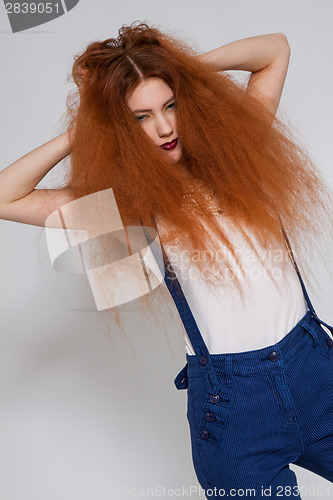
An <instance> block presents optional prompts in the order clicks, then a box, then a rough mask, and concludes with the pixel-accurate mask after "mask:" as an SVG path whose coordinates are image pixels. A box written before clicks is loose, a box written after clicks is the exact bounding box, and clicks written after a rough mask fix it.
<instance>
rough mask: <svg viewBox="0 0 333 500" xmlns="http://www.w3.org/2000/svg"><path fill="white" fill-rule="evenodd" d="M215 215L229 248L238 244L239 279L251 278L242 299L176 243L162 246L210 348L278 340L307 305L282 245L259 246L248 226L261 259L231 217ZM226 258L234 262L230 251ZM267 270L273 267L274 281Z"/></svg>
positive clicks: (236, 348) (218, 350) (252, 346)
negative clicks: (214, 283)
mask: <svg viewBox="0 0 333 500" xmlns="http://www.w3.org/2000/svg"><path fill="white" fill-rule="evenodd" d="M219 220H220V221H221V223H223V225H224V226H223V227H224V228H225V229H227V230H228V237H229V239H230V240H231V241H232V243H233V245H234V248H236V249H238V250H237V255H238V257H239V258H240V259H241V262H242V267H243V270H244V271H245V272H244V277H243V276H242V275H241V273H238V276H239V277H240V279H241V282H242V284H243V283H244V280H246V281H247V282H249V284H250V287H248V286H246V288H245V290H244V293H243V297H244V299H243V300H241V297H240V295H239V294H237V293H236V292H232V291H231V288H230V287H229V288H228V289H227V287H226V286H225V285H223V286H220V285H218V286H217V287H216V288H215V287H213V286H212V285H211V284H210V283H209V282H208V281H207V279H204V277H203V276H202V273H200V271H199V270H198V268H196V267H195V266H194V265H193V262H192V263H191V260H190V257H189V254H188V253H187V252H186V251H185V250H183V249H181V248H180V247H179V246H175V245H172V246H171V245H164V249H165V251H166V254H167V256H168V259H169V261H170V263H171V265H172V267H173V269H174V271H175V273H176V276H177V279H178V281H179V283H180V286H181V287H182V290H183V293H184V295H185V298H186V300H187V302H188V305H189V307H190V309H191V311H192V314H193V316H194V319H195V320H196V323H197V325H198V328H199V330H200V332H201V335H202V337H203V340H204V342H205V344H206V346H207V348H208V351H209V352H210V354H222V353H232V352H243V351H251V350H257V349H261V348H263V347H268V346H270V345H272V344H275V343H277V342H279V341H280V340H281V339H282V338H283V337H284V336H285V335H286V334H287V333H288V332H289V331H290V330H291V329H292V328H293V327H294V326H295V325H296V324H297V323H298V321H299V320H300V319H301V318H302V317H303V316H304V315H305V313H306V311H307V303H306V300H305V297H304V294H303V290H302V287H301V284H300V281H299V278H298V275H297V273H296V270H295V268H294V266H293V264H292V262H291V260H290V258H289V256H288V253H287V251H286V248H284V247H283V248H281V247H273V246H271V247H270V248H268V249H266V248H263V247H261V246H260V245H259V243H258V241H257V240H256V239H255V238H254V236H253V235H251V234H250V232H249V231H247V234H248V236H249V237H250V238H251V240H252V241H254V242H255V243H256V249H257V251H258V253H259V254H260V255H261V256H263V257H264V262H263V263H262V262H261V260H260V259H259V258H258V256H257V255H256V254H255V252H254V251H253V250H252V249H251V247H250V245H249V244H248V242H247V241H246V240H245V238H244V237H243V235H242V234H241V232H240V231H237V229H236V228H235V226H234V225H233V224H232V222H231V220H229V219H228V217H226V216H225V214H223V216H222V217H221V216H220V219H219ZM156 222H157V227H158V230H159V232H160V230H162V231H163V223H161V219H157V220H156ZM226 224H227V226H226ZM228 255H229V254H228ZM230 259H231V260H232V262H233V264H235V265H236V262H235V260H234V259H233V258H232V255H231V254H230ZM282 264H285V265H284V268H283V266H282ZM236 268H237V267H236ZM238 269H239V268H238ZM268 270H270V271H271V272H272V273H273V276H274V277H275V280H274V281H273V280H272V279H271V278H270V275H269V274H268ZM184 340H185V350H186V352H187V353H188V354H192V355H194V354H195V352H194V350H193V347H192V345H191V342H190V339H189V338H188V335H187V333H186V331H184Z"/></svg>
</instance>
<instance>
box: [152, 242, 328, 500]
mask: <svg viewBox="0 0 333 500" xmlns="http://www.w3.org/2000/svg"><path fill="white" fill-rule="evenodd" d="M162 250H163V249H162ZM163 257H164V265H165V283H166V285H167V287H168V289H169V291H170V293H171V295H172V298H173V300H174V302H175V305H176V307H177V309H178V312H179V314H180V317H181V319H182V321H183V324H184V326H185V329H186V331H187V334H188V336H189V339H190V341H191V344H192V346H193V348H194V352H195V353H196V354H195V355H189V354H186V365H185V366H184V368H183V369H182V370H181V371H180V373H179V374H178V375H177V377H176V378H175V385H176V387H177V389H187V419H188V422H189V427H190V435H191V448H192V457H193V464H194V469H195V472H196V475H197V477H198V481H199V483H200V485H201V487H202V488H203V489H204V490H205V491H206V492H207V491H208V490H209V495H207V493H206V497H207V498H221V496H229V497H230V496H232V497H233V498H244V496H245V494H244V492H240V493H238V494H237V490H239V489H241V490H251V491H252V493H248V494H247V496H252V497H253V496H255V497H256V498H267V496H269V498H279V499H280V498H290V497H292V498H294V497H297V498H301V496H300V493H299V491H298V487H297V479H296V475H295V473H294V472H293V471H292V470H291V469H290V468H289V464H290V463H294V464H296V465H298V466H300V467H304V468H305V469H309V470H310V471H312V472H315V473H316V474H318V475H320V476H322V477H324V478H326V479H327V480H329V481H331V482H333V396H332V395H333V376H332V375H333V339H332V337H331V335H329V334H328V333H326V331H325V329H324V328H323V327H322V325H324V326H326V327H327V328H328V329H329V331H330V333H331V334H332V332H333V327H332V326H330V325H328V324H327V323H324V322H323V321H322V320H321V319H319V317H318V316H317V314H316V312H315V311H314V308H313V306H312V304H311V301H310V299H309V296H308V293H307V290H306V288H305V285H304V282H303V280H302V278H301V275H300V273H299V270H298V268H297V266H296V271H297V274H298V277H299V279H300V283H301V285H302V289H303V293H304V296H305V298H306V301H307V305H308V311H307V313H306V314H305V315H304V317H303V318H302V319H301V320H300V321H299V322H298V323H297V324H296V325H295V327H294V328H293V329H292V330H290V331H289V332H288V333H287V334H286V336H285V337H284V338H283V339H282V340H281V341H279V342H278V343H276V344H274V345H271V346H269V347H265V348H263V349H259V350H254V351H245V352H238V353H228V354H210V353H209V352H208V349H207V347H206V345H205V342H204V341H203V338H202V336H201V333H200V331H199V328H198V326H197V324H196V322H195V319H194V317H193V315H192V313H191V310H190V308H189V306H188V304H187V301H186V299H185V297H184V294H183V292H182V290H181V287H180V284H179V282H178V280H177V277H176V275H175V273H174V271H173V269H172V266H171V264H170V262H169V260H168V258H167V256H166V254H165V252H164V251H163ZM244 328H246V325H244ZM219 490H220V491H219ZM264 490H265V494H263V491H264Z"/></svg>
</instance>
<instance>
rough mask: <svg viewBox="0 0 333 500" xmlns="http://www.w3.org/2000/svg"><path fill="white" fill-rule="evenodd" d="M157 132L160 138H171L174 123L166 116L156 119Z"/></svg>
mask: <svg viewBox="0 0 333 500" xmlns="http://www.w3.org/2000/svg"><path fill="white" fill-rule="evenodd" d="M156 130H157V133H158V135H159V136H160V137H164V136H169V135H170V134H172V131H173V127H172V123H171V122H170V120H168V119H167V118H166V117H165V116H160V117H158V118H157V119H156Z"/></svg>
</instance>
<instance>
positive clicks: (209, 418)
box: [205, 412, 215, 422]
mask: <svg viewBox="0 0 333 500" xmlns="http://www.w3.org/2000/svg"><path fill="white" fill-rule="evenodd" d="M205 419H206V420H207V422H214V420H215V415H214V413H211V412H207V413H206V416H205Z"/></svg>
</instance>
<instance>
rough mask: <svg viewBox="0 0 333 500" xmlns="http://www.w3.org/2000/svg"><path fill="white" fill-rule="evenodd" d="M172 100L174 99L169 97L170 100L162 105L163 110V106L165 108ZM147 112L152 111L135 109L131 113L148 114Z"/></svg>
mask: <svg viewBox="0 0 333 500" xmlns="http://www.w3.org/2000/svg"><path fill="white" fill-rule="evenodd" d="M174 98H175V97H174V96H172V97H170V99H168V100H167V102H165V103H164V104H163V108H164V106H166V105H167V104H169V102H170V101H173V100H174ZM149 111H152V110H151V109H135V110H134V111H133V113H146V112H149Z"/></svg>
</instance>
